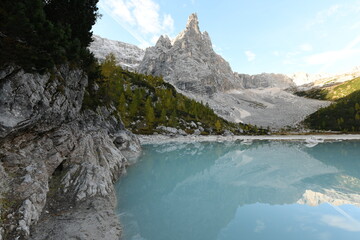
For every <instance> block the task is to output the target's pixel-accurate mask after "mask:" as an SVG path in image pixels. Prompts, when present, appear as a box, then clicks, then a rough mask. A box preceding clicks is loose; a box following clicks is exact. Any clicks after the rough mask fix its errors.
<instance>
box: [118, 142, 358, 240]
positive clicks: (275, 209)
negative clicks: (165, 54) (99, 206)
mask: <svg viewBox="0 0 360 240" xmlns="http://www.w3.org/2000/svg"><path fill="white" fill-rule="evenodd" d="M359 155H360V142H356V141H353V142H351V141H348V142H332V143H322V144H319V145H317V146H315V147H313V148H307V147H306V146H305V144H304V143H299V142H268V141H254V143H253V144H251V145H242V144H240V143H239V142H233V143H169V144H162V145H145V146H144V153H143V155H142V157H141V158H140V160H139V162H138V163H137V164H136V165H134V166H132V167H130V168H129V169H128V174H127V175H126V176H124V177H122V178H121V179H120V180H119V182H118V183H117V185H116V188H117V195H118V209H117V211H118V213H119V216H120V221H121V223H122V224H123V227H124V239H147V240H161V239H174V240H175V239H187V240H191V239H194V240H195V239H196V240H201V239H207V240H210V239H358V238H356V236H358V237H360V222H359V219H360V208H358V207H359V206H360V180H359V178H360V158H359Z"/></svg>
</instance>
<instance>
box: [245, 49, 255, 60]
mask: <svg viewBox="0 0 360 240" xmlns="http://www.w3.org/2000/svg"><path fill="white" fill-rule="evenodd" d="M245 55H246V57H247V60H248V61H249V62H252V61H254V60H255V57H256V54H255V53H253V52H251V51H249V50H248V51H245Z"/></svg>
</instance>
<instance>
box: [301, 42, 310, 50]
mask: <svg viewBox="0 0 360 240" xmlns="http://www.w3.org/2000/svg"><path fill="white" fill-rule="evenodd" d="M300 49H301V51H304V52H310V51H312V50H313V47H312V45H311V44H308V43H304V44H302V45H300Z"/></svg>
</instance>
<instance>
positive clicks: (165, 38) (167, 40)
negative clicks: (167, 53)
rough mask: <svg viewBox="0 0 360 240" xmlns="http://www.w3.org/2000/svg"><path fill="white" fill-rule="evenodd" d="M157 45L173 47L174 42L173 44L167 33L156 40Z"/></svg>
mask: <svg viewBox="0 0 360 240" xmlns="http://www.w3.org/2000/svg"><path fill="white" fill-rule="evenodd" d="M155 47H157V48H159V47H165V48H171V47H172V44H171V41H170V38H169V37H168V36H167V35H161V36H160V38H159V40H158V41H157V42H156V45H155Z"/></svg>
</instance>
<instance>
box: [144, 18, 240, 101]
mask: <svg viewBox="0 0 360 240" xmlns="http://www.w3.org/2000/svg"><path fill="white" fill-rule="evenodd" d="M138 71H139V72H140V73H144V74H150V75H156V76H163V77H164V79H165V80H166V81H168V82H170V83H171V84H173V85H174V86H175V87H176V88H178V89H180V90H184V91H188V92H192V93H195V94H207V95H211V94H213V93H215V92H217V91H226V90H229V89H233V88H237V87H240V84H239V82H238V80H237V78H236V76H235V75H234V73H233V72H232V70H231V68H230V65H229V64H228V63H227V62H226V61H225V60H224V59H223V58H222V57H221V56H220V55H218V54H216V53H215V52H214V50H213V48H212V44H211V40H210V37H209V35H208V33H207V32H200V29H199V25H198V18H197V15H196V14H192V15H191V16H190V17H189V19H188V22H187V25H186V28H185V30H184V31H183V32H181V33H180V34H179V35H178V36H177V37H176V38H175V39H174V41H173V43H171V41H170V39H169V38H168V37H167V36H161V37H160V39H159V40H158V42H157V43H156V45H155V46H154V47H150V48H147V49H146V52H145V56H144V59H143V61H142V62H141V63H140V65H139V67H138Z"/></svg>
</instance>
